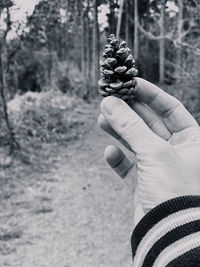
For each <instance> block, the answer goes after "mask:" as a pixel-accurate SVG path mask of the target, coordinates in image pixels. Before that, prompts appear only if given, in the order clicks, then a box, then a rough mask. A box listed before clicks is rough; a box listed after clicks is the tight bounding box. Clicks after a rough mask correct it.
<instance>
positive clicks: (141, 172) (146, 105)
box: [99, 78, 200, 217]
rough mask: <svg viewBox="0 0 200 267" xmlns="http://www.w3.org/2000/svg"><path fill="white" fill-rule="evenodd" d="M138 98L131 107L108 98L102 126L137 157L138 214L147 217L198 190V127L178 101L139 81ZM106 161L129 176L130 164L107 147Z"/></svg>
mask: <svg viewBox="0 0 200 267" xmlns="http://www.w3.org/2000/svg"><path fill="white" fill-rule="evenodd" d="M135 96H136V100H135V101H134V103H133V104H132V106H131V108H132V109H131V108H130V107H129V106H128V105H126V104H125V103H124V102H123V101H122V100H120V99H117V98H115V97H107V98H105V100H104V101H103V102H102V105H101V112H102V114H101V115H100V117H99V124H100V126H101V128H103V129H104V130H105V131H106V132H108V133H109V134H111V135H112V136H113V137H115V138H117V139H118V140H119V141H120V142H121V143H123V144H125V146H126V147H128V148H129V149H130V150H131V151H133V152H134V153H135V154H136V158H137V176H138V184H137V186H136V194H135V206H136V213H137V212H138V211H139V212H140V213H141V212H143V213H144V212H147V211H149V210H150V209H152V208H153V207H155V206H156V205H158V204H159V203H161V202H163V201H166V200H168V199H171V198H173V197H177V196H178V195H179V196H180V195H188V194H189V195H190V194H196V193H199V192H200V159H199V154H200V127H199V125H198V124H197V122H196V121H195V119H194V118H193V117H192V115H191V114H190V113H189V112H188V111H187V110H186V109H185V107H184V106H183V105H182V104H181V103H180V102H179V101H178V100H177V99H176V98H174V97H172V96H171V95H168V94H167V93H165V92H164V91H162V90H161V89H159V88H158V87H157V86H155V85H153V84H151V83H149V82H147V81H145V80H143V79H140V78H138V79H137V86H136V92H135ZM105 157H106V160H107V162H108V163H109V164H110V166H111V167H112V168H113V169H114V170H115V171H116V172H117V174H118V175H119V176H121V177H122V178H124V177H125V176H126V175H127V173H129V172H130V170H131V166H132V162H131V161H129V160H128V159H127V157H126V156H125V155H124V153H123V152H122V151H121V150H120V149H119V148H117V147H112V149H110V148H109V149H106V151H105ZM134 173H135V172H134ZM128 176H129V175H128ZM136 217H137V216H136Z"/></svg>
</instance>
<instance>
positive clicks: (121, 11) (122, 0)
mask: <svg viewBox="0 0 200 267" xmlns="http://www.w3.org/2000/svg"><path fill="white" fill-rule="evenodd" d="M123 8H124V0H121V2H120V6H119V15H118V23H117V30H116V37H117V39H119V38H120V30H121V24H122V14H123Z"/></svg>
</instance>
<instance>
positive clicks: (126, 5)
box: [125, 0, 129, 47]
mask: <svg viewBox="0 0 200 267" xmlns="http://www.w3.org/2000/svg"><path fill="white" fill-rule="evenodd" d="M125 40H126V43H127V45H128V47H129V0H126V2H125Z"/></svg>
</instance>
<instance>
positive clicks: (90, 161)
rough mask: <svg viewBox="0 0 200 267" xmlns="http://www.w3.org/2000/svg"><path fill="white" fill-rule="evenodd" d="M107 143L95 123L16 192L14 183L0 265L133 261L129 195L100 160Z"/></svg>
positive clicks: (6, 204) (2, 220)
mask: <svg viewBox="0 0 200 267" xmlns="http://www.w3.org/2000/svg"><path fill="white" fill-rule="evenodd" d="M107 144H109V138H108V136H105V134H103V133H102V132H101V131H100V130H98V129H97V127H96V125H95V124H94V126H93V127H92V128H91V130H90V131H89V132H88V133H87V134H86V135H84V136H82V137H81V138H80V139H79V140H77V141H75V142H73V144H71V145H69V146H68V147H66V148H63V147H62V148H61V147H59V148H58V149H57V155H56V156H55V160H54V162H52V164H51V166H49V168H48V169H47V170H46V171H45V172H44V171H43V173H37V172H36V173H32V176H31V177H29V178H28V179H27V180H26V182H24V183H23V184H22V185H21V190H20V191H19V190H18V188H16V185H15V183H13V192H14V193H13V194H10V191H8V196H7V197H4V200H2V205H1V213H0V214H1V215H0V266H2V267H3V266H15V267H17V266H20V267H29V266H30V267H55V266H56V267H100V266H103V267H129V266H131V251H130V236H131V232H132V209H131V205H132V196H131V193H130V192H129V189H128V188H127V187H126V186H125V185H124V184H123V182H122V181H120V179H118V178H117V177H116V176H115V175H113V173H112V171H111V170H110V169H109V168H108V166H107V165H106V164H105V162H104V159H103V150H104V147H105V146H106V145H107ZM19 183H20V181H19ZM10 186H11V187H12V183H11V185H9V188H10ZM9 190H10V189H9ZM4 194H5V192H4Z"/></svg>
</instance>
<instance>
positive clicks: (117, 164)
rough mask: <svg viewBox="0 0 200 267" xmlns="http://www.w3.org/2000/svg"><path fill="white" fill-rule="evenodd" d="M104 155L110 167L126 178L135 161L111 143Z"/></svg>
mask: <svg viewBox="0 0 200 267" xmlns="http://www.w3.org/2000/svg"><path fill="white" fill-rule="evenodd" d="M104 157H105V159H106V161H107V163H108V164H109V165H110V167H111V168H112V169H113V170H114V171H115V172H116V173H117V174H118V175H119V176H120V177H121V178H125V177H126V176H127V174H128V172H129V170H130V169H132V167H133V163H132V162H131V161H130V160H129V159H128V158H127V157H126V155H125V154H124V153H123V152H122V151H121V149H119V148H118V147H116V146H113V145H110V146H108V147H107V148H106V149H105V153H104Z"/></svg>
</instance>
